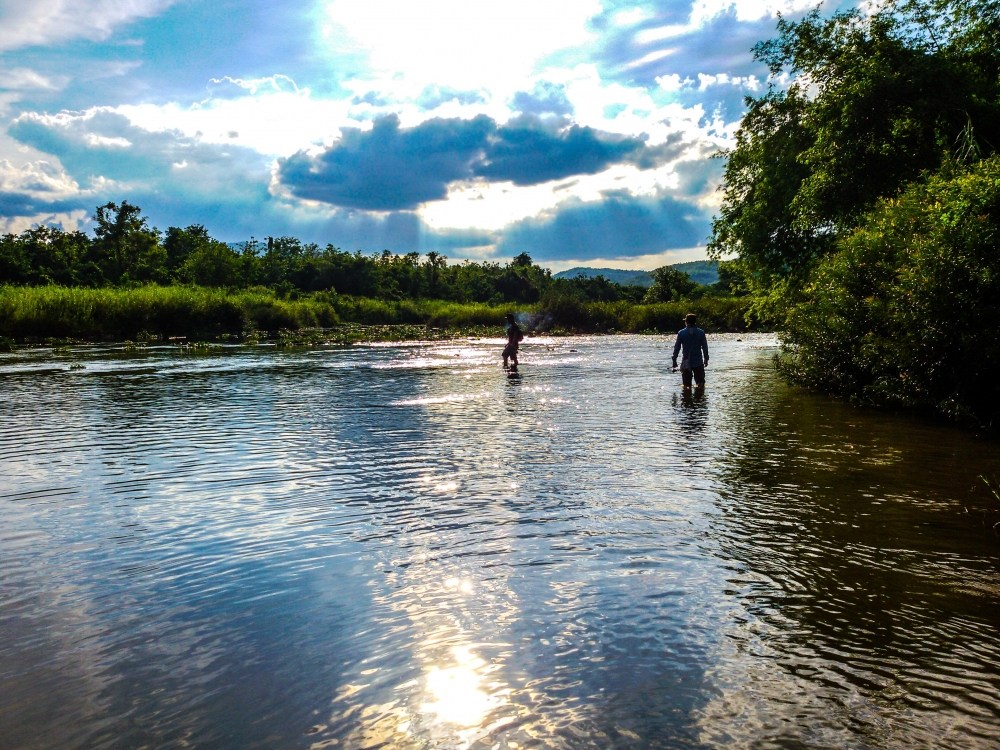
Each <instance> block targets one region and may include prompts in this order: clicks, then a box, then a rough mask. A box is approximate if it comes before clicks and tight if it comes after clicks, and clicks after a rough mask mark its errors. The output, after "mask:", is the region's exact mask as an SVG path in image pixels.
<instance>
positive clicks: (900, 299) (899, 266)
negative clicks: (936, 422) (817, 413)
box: [784, 156, 1000, 429]
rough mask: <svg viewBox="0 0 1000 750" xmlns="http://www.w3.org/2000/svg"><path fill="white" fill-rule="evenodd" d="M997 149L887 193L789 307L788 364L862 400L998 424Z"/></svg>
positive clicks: (801, 375)
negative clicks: (976, 160)
mask: <svg viewBox="0 0 1000 750" xmlns="http://www.w3.org/2000/svg"><path fill="white" fill-rule="evenodd" d="M998 244H1000V157H996V156H994V157H991V158H989V159H986V160H983V161H982V162H980V163H978V164H976V165H975V166H973V167H971V168H967V169H959V168H958V167H957V166H956V167H953V168H949V169H946V170H945V171H944V172H943V173H942V174H941V175H936V176H933V177H931V178H929V179H928V180H927V181H925V182H922V183H917V184H914V185H913V186H911V187H910V188H909V189H908V190H907V191H906V192H905V193H903V194H902V195H901V196H900V197H899V198H895V199H892V200H887V201H884V202H883V203H881V204H880V205H879V207H878V208H877V209H876V210H874V211H873V212H872V213H870V214H869V215H868V216H866V217H865V219H864V221H863V222H862V223H861V225H860V226H859V227H858V228H857V229H856V230H855V231H854V232H853V233H851V234H850V235H848V236H846V237H845V238H844V239H843V240H842V241H841V242H840V243H839V245H838V249H837V252H836V253H834V254H833V255H831V256H830V257H829V258H827V259H825V260H824V261H823V263H822V264H821V265H820V266H819V268H818V269H817V272H816V274H815V276H814V277H813V280H812V282H811V284H810V285H809V286H808V288H807V289H806V290H805V293H806V297H807V301H806V302H804V303H802V304H800V305H799V306H798V307H796V309H795V310H794V313H793V315H792V317H791V320H790V325H789V329H788V343H789V345H790V351H789V354H790V356H789V357H788V358H787V359H786V361H785V365H784V366H785V367H786V369H787V370H788V372H790V373H791V374H792V375H793V376H794V377H796V378H797V379H798V380H800V381H802V382H804V383H807V384H809V385H812V386H814V387H817V388H821V389H823V390H826V391H829V392H832V393H837V394H839V395H843V396H846V397H849V398H851V399H854V400H856V401H859V402H863V403H870V404H877V405H887V406H905V407H908V408H918V409H922V410H927V411H932V412H934V413H936V414H939V415H942V416H945V417H947V418H949V419H954V420H958V421H962V422H966V423H973V424H976V425H979V426H982V427H985V428H988V429H996V428H997V426H998V425H1000V419H998V418H1000V406H998V405H1000V339H998V338H997V336H996V335H995V331H996V330H997V329H998V328H1000V254H998V253H997V247H998Z"/></svg>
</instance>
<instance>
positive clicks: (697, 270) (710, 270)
mask: <svg viewBox="0 0 1000 750" xmlns="http://www.w3.org/2000/svg"><path fill="white" fill-rule="evenodd" d="M670 267H671V268H675V269H677V270H678V271H681V272H683V273H686V274H687V275H688V276H690V277H691V278H692V279H693V280H694V281H695V282H697V283H699V284H704V285H706V286H707V285H709V284H714V283H715V282H717V281H718V280H719V263H718V261H714V260H692V261H687V262H684V263H671V264H670ZM577 276H583V277H584V278H586V279H592V278H595V277H597V276H603V277H604V278H605V279H607V280H608V281H611V282H614V283H615V284H621V285H622V286H644V287H648V286H652V284H653V275H652V273H651V272H650V271H635V270H630V269H625V268H592V267H590V266H577V267H574V268H568V269H566V270H565V271H560V272H559V273H554V274H552V278H554V279H573V278H576V277H577Z"/></svg>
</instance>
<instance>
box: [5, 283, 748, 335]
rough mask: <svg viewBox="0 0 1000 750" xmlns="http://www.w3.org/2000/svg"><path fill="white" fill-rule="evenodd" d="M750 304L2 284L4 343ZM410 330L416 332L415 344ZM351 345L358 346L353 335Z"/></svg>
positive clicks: (732, 309)
mask: <svg viewBox="0 0 1000 750" xmlns="http://www.w3.org/2000/svg"><path fill="white" fill-rule="evenodd" d="M747 310H748V305H747V303H746V300H745V299H741V298H725V297H706V298H703V299H700V300H698V301H696V302H690V303H689V302H665V303H659V304H653V305H641V304H640V305H633V304H630V303H628V302H582V301H580V300H576V299H573V298H570V297H559V298H554V299H552V300H548V301H547V302H545V303H536V304H532V305H524V304H521V305H515V304H501V305H496V304H484V303H464V302H449V301H445V300H427V299H401V300H383V299H370V298H365V297H351V296H347V295H337V294H333V293H329V292H323V293H317V294H313V295H304V296H301V297H298V298H296V299H284V298H282V297H280V296H278V295H276V294H275V293H274V292H273V291H271V290H269V289H265V288H254V289H249V290H242V291H224V290H220V289H213V288H208V287H196V286H156V285H149V286H137V287H131V288H104V289H90V288H77V287H61V286H43V287H15V286H0V337H6V338H7V339H13V340H17V341H25V340H32V339H51V338H73V339H91V340H93V339H112V340H119V341H120V340H140V339H147V340H149V339H170V338H175V337H176V338H186V339H187V340H190V341H195V340H208V339H218V338H224V337H229V338H232V337H240V338H243V339H248V338H259V337H260V336H261V335H262V333H263V335H265V336H271V337H275V336H277V334H278V332H279V331H301V330H303V329H329V328H333V327H335V326H338V325H339V324H341V323H354V324H361V325H363V326H406V327H415V328H416V329H417V330H419V329H423V330H424V331H425V332H426V333H427V334H428V335H432V334H431V331H432V330H434V329H448V330H452V331H460V332H468V331H479V332H487V331H494V332H496V331H498V330H499V329H500V327H501V326H502V325H503V318H504V314H505V313H507V312H515V313H518V314H519V316H522V317H524V318H525V319H530V320H531V321H532V323H531V324H530V325H529V326H527V329H528V330H529V331H530V330H535V331H538V332H550V331H551V332H577V333H586V332H596V331H601V332H606V331H621V332H634V333H641V332H658V333H670V332H673V331H676V330H678V329H679V328H680V327H681V325H682V322H681V319H682V318H683V316H684V315H685V314H686V313H689V312H694V313H695V314H697V315H698V317H699V325H700V326H702V327H703V328H705V329H706V330H709V331H742V330H747V328H749V327H753V328H760V327H762V326H761V325H760V322H759V321H752V320H749V319H748V312H747ZM410 334H412V331H410V333H408V334H407V335H408V337H410ZM349 338H351V339H353V338H354V335H353V334H351V335H350V336H349Z"/></svg>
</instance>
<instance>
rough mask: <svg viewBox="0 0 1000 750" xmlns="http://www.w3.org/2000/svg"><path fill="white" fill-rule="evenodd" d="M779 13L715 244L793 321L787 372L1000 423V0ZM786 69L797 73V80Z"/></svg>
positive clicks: (763, 51)
mask: <svg viewBox="0 0 1000 750" xmlns="http://www.w3.org/2000/svg"><path fill="white" fill-rule="evenodd" d="M876 8H877V9H876V10H875V12H872V13H863V12H861V11H857V10H851V11H847V12H841V13H836V14H834V15H832V16H831V17H829V18H824V17H822V16H821V15H820V14H819V12H818V11H813V12H812V13H810V14H809V15H807V16H806V17H805V18H804V19H802V20H801V21H798V22H792V21H788V20H786V19H780V21H779V23H778V34H777V36H776V37H775V38H774V39H771V40H768V41H764V42H761V43H760V44H758V45H757V46H756V48H755V50H754V53H755V56H756V58H757V59H758V60H761V61H763V62H765V63H766V64H767V65H768V67H769V69H770V71H771V73H772V74H774V80H775V81H781V82H782V83H781V84H780V85H779V84H778V83H775V84H773V85H772V86H771V87H770V88H769V90H768V91H767V92H766V93H764V94H763V95H762V96H760V97H758V98H755V99H748V100H747V105H748V111H747V114H746V115H745V117H744V118H743V120H742V122H741V126H740V128H739V131H738V134H737V138H736V144H735V146H734V147H733V148H732V149H730V150H729V151H727V152H726V153H725V154H724V156H725V158H726V168H725V176H724V183H723V202H722V206H721V210H720V211H719V214H718V216H717V217H716V219H715V222H714V225H713V235H712V239H711V242H710V253H711V254H712V255H714V256H715V257H730V256H732V255H735V256H736V257H737V260H736V261H735V262H734V263H733V264H732V267H731V270H735V271H737V272H738V275H739V277H740V279H741V283H742V284H743V286H744V287H745V288H746V289H748V290H750V291H751V292H752V293H753V296H752V299H753V300H754V304H755V305H756V306H757V307H759V308H769V309H770V311H771V312H772V314H773V315H775V316H777V317H778V318H780V320H781V321H782V327H783V329H784V331H785V334H784V341H785V355H784V357H783V359H782V363H783V367H784V369H785V371H786V372H787V373H788V374H789V375H791V376H792V377H793V378H795V379H797V380H799V381H800V382H803V383H806V384H808V385H810V386H812V387H815V388H819V389H822V390H825V391H829V392H831V393H835V394H838V395H840V396H843V397H846V398H849V399H851V400H853V401H856V402H859V403H865V404H876V405H880V406H890V407H897V406H898V407H905V408H907V409H918V410H923V411H928V412H931V413H934V414H939V415H944V416H946V417H948V418H951V419H955V420H958V421H962V422H965V423H968V424H972V425H976V426H981V427H985V428H987V429H991V430H995V429H996V428H997V427H998V426H1000V337H998V336H997V335H996V331H997V330H998V328H1000V303H998V301H997V300H1000V250H998V247H1000V155H998V148H1000V1H998V0H889V1H888V2H884V3H881V4H879V5H878V6H876ZM787 81H790V83H788V82H787Z"/></svg>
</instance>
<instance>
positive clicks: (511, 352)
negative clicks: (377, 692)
mask: <svg viewBox="0 0 1000 750" xmlns="http://www.w3.org/2000/svg"><path fill="white" fill-rule="evenodd" d="M523 340H524V333H523V332H522V331H521V328H520V327H519V326H518V325H517V321H515V320H514V313H507V346H505V347H504V348H503V369H505V370H507V369H511V370H516V369H517V347H518V344H520V343H521V341H523ZM508 360H510V365H508V364H507V361H508Z"/></svg>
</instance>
